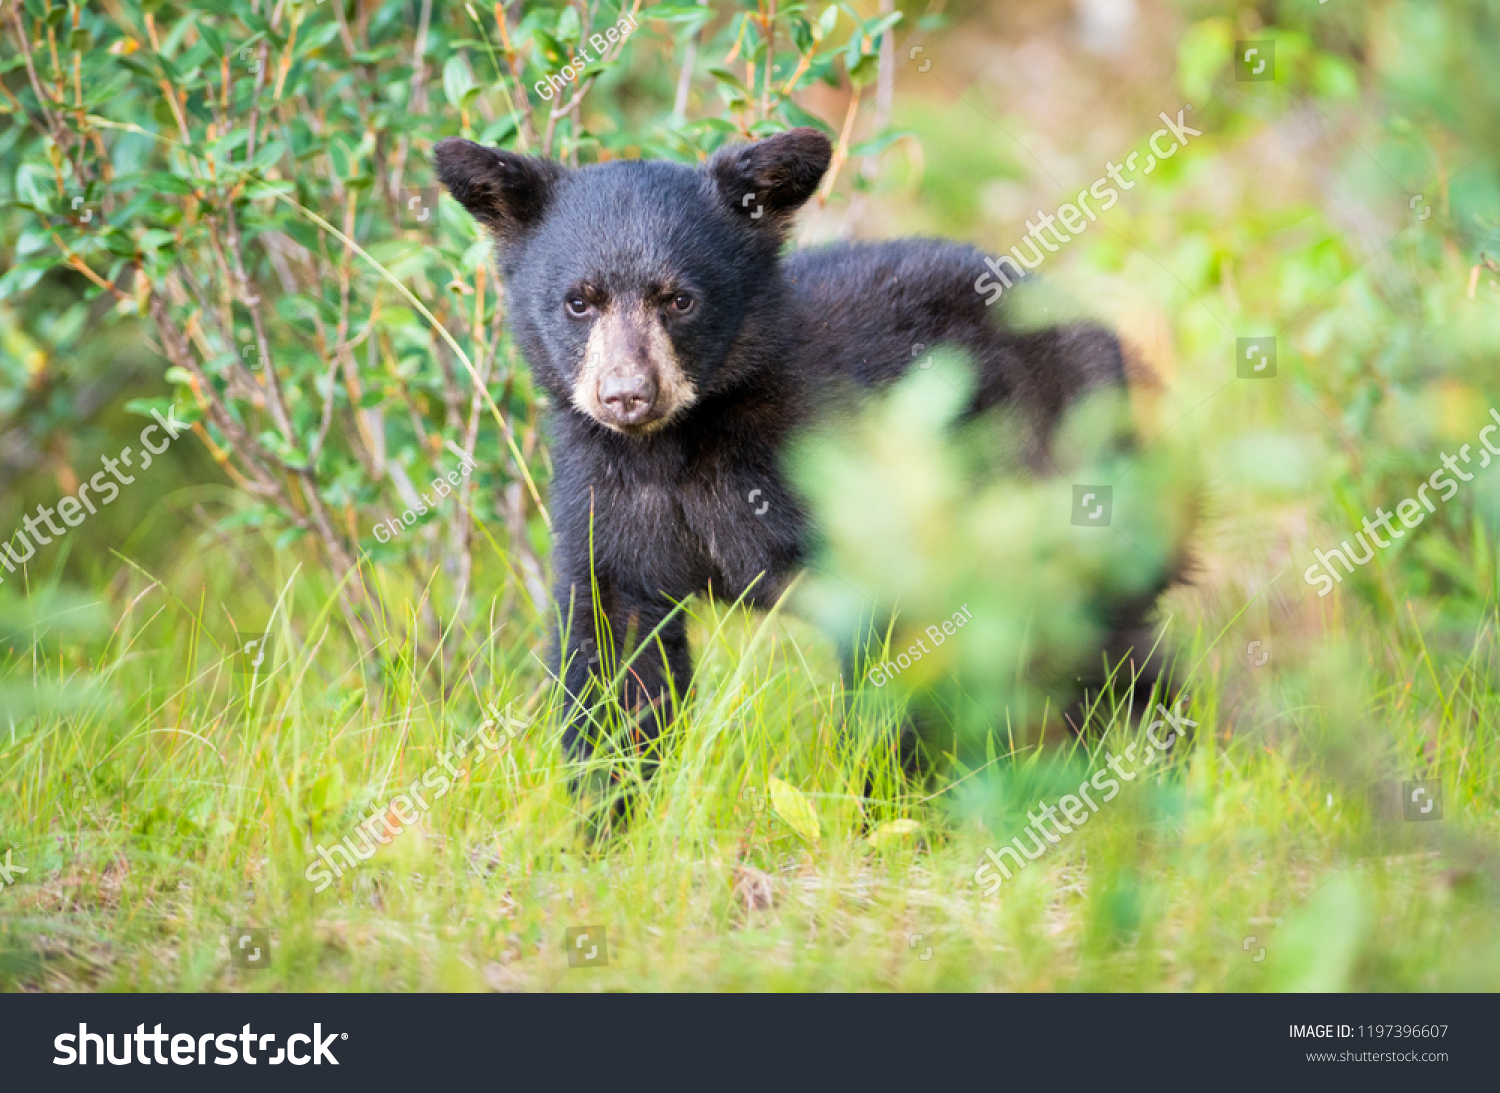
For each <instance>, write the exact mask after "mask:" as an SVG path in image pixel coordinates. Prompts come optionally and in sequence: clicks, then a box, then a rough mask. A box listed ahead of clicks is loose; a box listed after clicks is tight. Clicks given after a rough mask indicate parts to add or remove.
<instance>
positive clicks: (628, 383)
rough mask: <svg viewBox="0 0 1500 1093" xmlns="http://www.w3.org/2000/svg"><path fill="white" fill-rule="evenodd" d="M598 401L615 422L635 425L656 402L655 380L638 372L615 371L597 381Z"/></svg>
mask: <svg viewBox="0 0 1500 1093" xmlns="http://www.w3.org/2000/svg"><path fill="white" fill-rule="evenodd" d="M599 401H600V402H601V403H603V404H604V406H605V408H606V409H607V410H608V411H609V413H610V416H611V417H613V418H614V419H615V421H616V423H618V424H620V425H635V424H637V423H638V422H640V421H641V419H642V418H644V417H645V416H646V415H647V414H649V413H650V412H651V407H652V406H654V405H655V404H656V381H655V380H653V379H652V378H651V377H650V376H647V375H644V374H642V373H639V372H637V373H618V372H616V373H614V374H612V375H608V376H605V377H604V378H603V379H602V380H600V381H599Z"/></svg>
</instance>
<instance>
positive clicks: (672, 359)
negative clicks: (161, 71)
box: [436, 129, 1165, 764]
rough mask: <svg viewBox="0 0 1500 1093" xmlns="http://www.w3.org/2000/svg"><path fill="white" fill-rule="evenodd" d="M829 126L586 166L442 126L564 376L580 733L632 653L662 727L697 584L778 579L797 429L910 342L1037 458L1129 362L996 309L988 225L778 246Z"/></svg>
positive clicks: (550, 376) (556, 500)
mask: <svg viewBox="0 0 1500 1093" xmlns="http://www.w3.org/2000/svg"><path fill="white" fill-rule="evenodd" d="M831 152H832V149H831V147H830V145H829V142H828V140H827V138H826V137H824V136H823V135H822V134H821V133H819V132H818V131H816V130H813V129H793V130H790V131H788V132H785V133H781V134H779V135H777V136H774V137H770V138H768V139H765V140H760V141H756V142H753V143H747V144H739V145H734V146H731V147H727V148H725V149H723V150H721V151H720V152H718V153H717V154H715V155H714V156H713V157H712V158H710V159H709V160H708V161H707V162H706V163H704V164H702V165H701V166H699V167H697V168H696V169H695V168H691V167H687V166H683V165H679V164H675V163H667V162H656V161H616V162H610V163H604V164H600V165H597V166H591V167H584V168H581V169H569V168H566V167H564V166H562V165H560V164H557V163H554V162H550V161H546V160H540V159H535V158H531V157H527V156H521V155H516V154H513V153H510V152H506V151H501V150H498V149H492V148H485V147H482V146H480V145H478V144H474V143H472V142H470V141H466V140H460V139H456V138H454V139H448V140H444V141H442V142H440V143H439V144H438V145H437V148H436V158H437V171H438V176H439V178H440V179H441V180H442V182H443V185H444V186H446V187H447V189H448V191H449V193H451V194H452V195H453V197H454V198H456V199H457V200H458V202H459V203H460V204H462V205H463V206H464V208H466V209H467V210H468V211H469V212H470V213H471V214H472V215H473V216H474V217H475V218H476V219H477V220H478V221H479V222H480V223H482V224H484V225H485V226H486V227H488V228H489V229H490V230H491V232H492V233H493V234H494V237H495V240H496V243H497V248H498V256H499V266H500V272H501V276H502V278H503V279H504V281H505V285H506V292H507V296H508V306H509V314H510V322H511V329H512V331H513V333H514V336H515V338H516V340H517V342H518V344H519V345H520V347H521V350H522V352H523V353H524V355H525V357H526V360H527V362H528V363H529V365H530V367H531V369H532V371H533V373H534V375H535V377H536V379H537V381H538V382H539V383H540V384H541V386H542V387H544V388H545V389H546V391H547V392H548V394H549V395H550V396H551V400H552V410H551V422H550V427H551V440H552V455H553V460H554V466H555V481H554V484H553V487H552V496H551V509H552V512H553V515H554V531H555V547H554V551H553V568H554V571H555V575H556V586H555V596H556V608H557V611H558V615H559V621H560V627H559V632H558V640H557V642H556V648H555V650H554V657H555V660H554V664H555V668H556V670H557V672H558V673H559V677H560V678H561V679H562V681H563V684H564V686H565V688H566V691H567V694H568V696H569V699H570V702H571V703H572V710H571V713H570V724H569V727H568V730H567V733H566V735H565V738H564V740H565V747H566V748H567V751H568V753H569V754H570V755H571V756H573V757H575V758H581V757H583V756H585V755H587V754H589V753H590V752H591V751H592V748H593V746H594V743H595V730H594V728H592V726H593V725H595V724H596V723H597V720H596V718H595V717H594V715H593V713H592V712H591V711H592V710H593V708H594V707H595V706H596V705H597V702H598V699H599V698H600V696H601V693H602V687H603V685H604V682H605V680H604V677H606V676H612V675H614V674H616V669H614V668H613V667H612V666H613V665H616V664H620V663H623V662H624V660H625V659H627V658H628V657H630V656H631V655H633V656H634V659H633V660H632V661H631V662H630V664H629V667H628V670H626V671H624V672H623V679H622V682H621V684H620V686H621V693H620V694H619V695H618V698H619V700H620V703H621V705H622V706H623V708H624V709H626V710H638V711H640V715H639V716H638V717H637V718H636V719H635V724H634V726H633V732H634V733H635V735H636V743H637V745H638V746H641V747H642V748H644V749H645V750H646V751H647V752H649V750H650V749H649V742H650V741H651V740H653V739H654V738H655V737H656V735H657V734H658V733H659V732H660V731H661V730H662V728H664V727H665V726H666V725H667V724H669V723H670V721H671V719H672V718H673V716H674V714H675V708H674V707H675V703H676V701H677V700H678V699H679V698H680V697H681V696H682V695H684V694H685V693H686V692H687V689H688V685H689V683H690V681H691V679H692V672H693V665H692V658H691V654H690V652H689V649H688V643H687V633H686V626H685V622H684V618H683V614H682V612H681V611H680V610H676V611H675V612H674V608H676V606H677V605H678V604H679V603H680V602H681V601H684V600H686V599H687V598H688V597H691V596H693V595H695V594H698V593H711V594H712V595H714V596H718V597H722V598H725V599H728V600H731V601H733V600H736V599H740V598H743V599H744V600H745V601H746V602H748V603H750V604H753V605H756V606H761V607H764V606H769V605H770V604H772V603H774V602H775V600H776V599H777V597H778V595H780V593H781V592H782V591H783V590H784V589H785V588H786V586H787V583H788V581H789V580H790V578H791V577H792V576H793V575H795V573H796V571H797V570H798V568H799V567H800V566H801V565H803V564H804V563H805V561H806V560H807V555H808V551H809V546H810V543H811V538H812V531H813V529H812V528H811V527H810V524H809V518H808V514H807V511H806V509H805V507H804V506H803V504H802V503H801V502H800V501H799V498H798V497H797V495H796V493H795V492H794V490H793V489H792V487H791V486H790V485H789V483H788V481H787V478H786V476H785V474H784V470H783V467H782V465H781V462H780V460H781V456H782V455H783V453H784V450H785V447H786V445H787V444H788V442H789V441H790V440H791V439H792V437H793V436H794V434H796V433H797V431H798V430H799V429H800V428H803V427H805V426H807V425H808V424H809V423H811V422H813V421H815V420H816V419H817V418H818V416H819V415H820V414H823V413H826V412H827V411H828V410H829V409H830V408H831V406H832V405H833V404H834V403H840V404H847V403H848V402H849V400H850V398H851V396H853V397H854V398H856V399H857V397H858V395H859V394H860V393H862V392H863V393H869V392H871V391H874V390H878V389H879V388H881V387H882V386H884V385H887V384H890V383H891V382H893V381H894V380H896V379H897V378H899V377H900V376H901V375H902V374H903V373H904V372H905V371H906V370H908V369H909V368H910V367H912V364H913V361H914V359H915V358H914V354H913V347H914V346H917V345H924V346H928V347H932V346H939V345H951V346H954V347H955V348H958V349H961V350H963V351H965V352H966V353H967V355H968V356H969V358H970V359H971V360H972V362H973V364H974V367H975V368H976V370H977V386H976V388H975V393H974V396H973V403H972V405H971V406H970V407H969V408H968V409H969V412H970V413H977V412H979V411H982V410H984V409H986V408H987V407H990V406H994V405H998V404H1005V405H1007V406H1008V407H1010V408H1011V409H1012V410H1015V411H1019V414H1020V417H1021V418H1022V419H1023V420H1025V421H1026V422H1028V423H1029V425H1030V426H1031V429H1032V432H1033V435H1034V437H1035V440H1036V444H1037V450H1038V452H1039V453H1041V454H1040V455H1039V456H1038V459H1039V460H1041V461H1042V462H1043V463H1044V462H1045V450H1046V448H1045V445H1046V439H1047V436H1048V434H1049V432H1050V429H1051V427H1052V425H1053V423H1054V422H1055V421H1056V420H1057V419H1058V418H1059V416H1060V415H1061V414H1062V412H1063V411H1064V410H1065V409H1066V408H1067V407H1068V406H1069V404H1070V403H1072V402H1073V401H1074V400H1076V399H1077V398H1079V397H1080V396H1081V395H1084V394H1086V393H1088V392H1089V391H1090V390H1091V389H1098V388H1100V387H1105V386H1117V387H1118V386H1122V385H1123V384H1124V381H1125V374H1124V364H1123V360H1122V354H1121V351H1120V346H1119V344H1118V342H1117V341H1116V340H1115V338H1114V337H1113V336H1112V335H1111V334H1109V333H1108V332H1106V331H1105V330H1102V329H1100V328H1098V327H1094V326H1088V325H1077V326H1068V327H1060V328H1056V329H1051V330H1044V331H1039V332H1036V331H1034V332H1029V333H1018V332H1007V331H1006V330H1004V329H1001V328H1000V327H999V326H998V325H997V324H996V323H995V322H993V321H992V319H991V317H990V315H989V314H988V313H987V310H986V307H985V299H984V297H983V296H982V295H981V294H980V293H979V292H977V291H976V290H975V287H974V281H975V280H976V277H977V276H978V275H979V274H981V273H983V272H984V269H985V267H984V263H983V259H984V256H983V255H982V254H980V253H979V252H978V251H976V250H974V249H973V248H970V247H966V246H961V245H959V244H956V243H948V242H943V241H938V240H927V239H906V240H898V241H893V242H885V243H869V244H840V245H834V246H828V247H822V248H818V249H813V250H807V251H797V252H793V253H790V254H787V255H785V256H783V255H782V253H781V251H782V247H783V243H784V242H785V239H786V235H787V232H788V229H789V227H790V226H791V224H792V220H793V217H794V215H795V213H796V211H797V209H798V208H799V207H800V206H801V205H802V204H803V203H804V202H805V201H807V199H808V198H809V197H811V196H812V195H813V193H814V192H815V191H816V189H817V187H818V185H819V182H820V181H821V179H822V178H823V175H824V172H825V171H826V170H827V168H828V165H829V160H830V158H831ZM756 491H759V492H758V493H757V492H756ZM752 496H753V499H754V504H750V503H749V502H748V499H750V498H752ZM1164 584H1165V582H1164ZM1149 607H1150V603H1149V602H1144V601H1143V602H1142V603H1141V604H1139V605H1136V607H1135V608H1134V609H1132V610H1131V611H1128V612H1125V613H1123V615H1121V614H1120V613H1116V618H1117V620H1118V629H1117V633H1116V638H1115V639H1114V640H1113V641H1112V642H1111V643H1110V644H1111V646H1112V651H1113V652H1114V653H1115V654H1116V655H1118V654H1120V653H1123V652H1125V650H1126V649H1127V648H1128V647H1130V646H1131V645H1132V644H1134V645H1135V647H1136V649H1137V651H1138V654H1139V653H1140V652H1143V651H1144V649H1146V648H1149V645H1150V642H1149V640H1146V641H1144V642H1141V640H1140V638H1141V635H1143V634H1144V633H1145V631H1144V630H1143V629H1142V627H1143V622H1144V618H1145V612H1146V611H1147V610H1149ZM642 639H646V647H645V648H638V649H637V650H636V651H635V652H634V653H633V654H632V653H629V652H626V650H627V648H628V646H629V645H630V644H631V643H632V642H634V643H639V642H641V641H642ZM605 650H609V651H612V655H611V656H601V655H600V653H601V651H605ZM616 658H618V659H616ZM851 682H852V681H851ZM649 763H650V760H649V759H648V760H647V764H649Z"/></svg>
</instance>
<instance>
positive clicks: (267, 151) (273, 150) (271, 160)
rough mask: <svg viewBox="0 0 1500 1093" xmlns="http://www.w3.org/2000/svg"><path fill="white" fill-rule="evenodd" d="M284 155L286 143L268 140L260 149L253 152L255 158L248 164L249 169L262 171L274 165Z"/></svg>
mask: <svg viewBox="0 0 1500 1093" xmlns="http://www.w3.org/2000/svg"><path fill="white" fill-rule="evenodd" d="M284 155H286V145H285V144H284V143H282V142H281V141H279V140H273V141H268V142H267V143H266V145H265V146H264V147H263V148H261V150H260V151H258V152H256V153H255V159H254V160H253V161H252V162H251V164H250V170H252V171H264V170H267V169H268V168H271V167H274V166H275V165H276V164H277V163H278V162H280V160H281V157H282V156H284Z"/></svg>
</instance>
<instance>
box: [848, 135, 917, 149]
mask: <svg viewBox="0 0 1500 1093" xmlns="http://www.w3.org/2000/svg"><path fill="white" fill-rule="evenodd" d="M915 136H916V134H915V133H913V132H912V131H911V130H910V129H893V130H891V131H890V132H887V133H881V134H880V135H879V136H874V137H871V138H870V139H869V140H866V141H861V142H860V143H859V144H856V145H855V146H854V147H853V148H851V149H849V154H850V155H851V156H878V155H880V153H881V152H884V151H885V150H886V149H887V148H889V147H890V146H891V145H893V144H895V143H896V142H897V141H898V140H903V139H905V138H906V137H915Z"/></svg>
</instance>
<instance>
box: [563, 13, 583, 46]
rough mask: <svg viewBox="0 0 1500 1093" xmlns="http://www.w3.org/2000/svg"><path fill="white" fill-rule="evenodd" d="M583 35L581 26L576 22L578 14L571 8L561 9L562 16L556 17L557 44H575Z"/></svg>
mask: <svg viewBox="0 0 1500 1093" xmlns="http://www.w3.org/2000/svg"><path fill="white" fill-rule="evenodd" d="M582 33H583V25H582V24H581V23H580V22H579V21H578V12H577V11H576V10H575V9H574V8H572V7H566V8H563V9H562V14H561V15H559V16H558V17H557V40H558V41H559V42H576V41H578V38H579V36H580V35H581V34H582Z"/></svg>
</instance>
